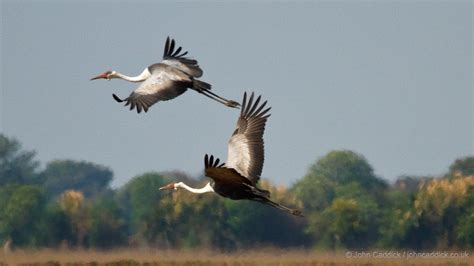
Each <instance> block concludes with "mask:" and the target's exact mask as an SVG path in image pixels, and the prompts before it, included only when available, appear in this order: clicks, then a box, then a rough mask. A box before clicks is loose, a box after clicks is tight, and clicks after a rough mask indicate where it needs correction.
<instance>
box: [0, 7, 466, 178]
mask: <svg viewBox="0 0 474 266" xmlns="http://www.w3.org/2000/svg"><path fill="white" fill-rule="evenodd" d="M472 10H473V8H472V2H471V1H446V2H445V1H417V2H409V1H360V2H358V1H336V2H329V1H322V2H318V1H314V2H312V1H306V2H297V3H294V2H291V3H290V2H285V1H280V2H272V1H265V2H258V3H253V2H247V1H246V2H239V1H228V2H225V3H218V2H214V1H201V2H199V1H197V2H188V1H181V2H171V1H165V2H151V1H137V2H135V1H133V2H132V1H120V2H112V1H102V2H100V1H99V2H92V1H90V2H89V1H87V2H83V1H68V2H60V1H34V2H33V1H1V71H0V73H1V77H0V78H1V89H0V131H1V132H2V133H4V134H6V135H7V136H9V137H14V138H16V139H18V140H19V141H20V142H21V143H22V144H23V148H24V149H27V150H35V151H36V152H37V158H38V159H39V160H40V161H41V162H42V165H43V166H42V167H44V166H45V164H46V163H47V162H49V161H51V160H55V159H73V160H86V161H90V162H94V163H97V164H102V165H105V166H108V167H110V168H111V169H112V170H113V171H114V178H115V179H114V181H113V186H115V187H116V186H120V185H122V184H124V183H126V182H127V181H128V180H130V179H131V178H132V177H133V176H136V175H139V174H142V173H144V172H147V171H159V172H160V171H173V170H180V171H184V172H186V173H188V174H190V175H193V176H199V175H201V174H202V171H203V168H204V165H203V156H204V154H206V153H209V154H214V155H215V156H217V157H219V158H221V159H223V160H225V159H226V157H227V141H228V139H229V137H230V135H231V133H232V132H233V130H234V127H235V123H236V121H237V118H238V115H239V112H238V110H236V109H231V108H227V107H225V106H223V105H220V104H218V103H215V102H213V101H212V100H210V99H208V98H206V97H203V96H202V95H199V94H197V93H196V92H194V91H188V92H186V93H185V94H183V95H182V96H180V97H178V98H176V99H174V100H173V101H168V102H159V103H157V104H156V105H154V106H153V107H152V108H150V110H149V111H148V113H146V114H143V113H142V114H137V113H136V112H131V111H129V110H128V109H127V108H124V107H123V106H121V105H120V104H118V103H116V102H115V101H114V100H113V99H112V97H111V94H112V93H116V94H118V95H119V96H121V97H126V96H127V95H128V94H129V93H130V92H131V91H132V90H133V89H135V88H136V86H137V84H134V83H129V82H126V81H122V80H112V81H105V80H96V81H90V80H89V79H90V78H91V77H93V76H96V75H98V74H100V73H102V72H104V71H106V70H110V69H112V70H116V71H119V72H121V73H123V74H126V75H138V74H139V73H141V72H142V70H143V69H144V68H145V67H147V66H148V65H151V64H153V63H157V62H159V61H160V60H161V56H162V52H163V46H164V42H165V40H166V37H167V36H171V37H173V38H175V39H176V42H177V44H178V45H180V46H182V47H183V49H184V50H188V51H189V55H190V56H192V57H193V58H195V59H197V60H198V61H199V64H200V66H201V67H202V69H203V70H204V75H203V77H202V78H201V79H202V80H203V81H206V82H209V83H211V84H212V85H213V91H214V92H215V93H218V94H219V95H222V96H224V97H227V98H230V99H234V100H237V101H241V98H242V95H243V92H244V91H248V92H251V91H254V92H256V93H257V94H261V95H263V96H262V97H263V98H264V99H265V100H268V102H269V105H270V106H272V111H271V113H272V116H271V117H270V118H269V121H268V123H267V127H266V131H265V135H264V139H265V156H266V157H265V165H264V169H263V173H262V177H263V178H268V179H270V180H272V181H273V182H274V183H276V184H282V185H292V184H294V183H295V182H297V181H298V180H299V179H300V178H302V177H303V176H304V175H305V173H306V172H307V170H308V167H309V166H310V165H312V164H313V163H314V162H315V161H316V160H317V159H318V158H321V157H322V156H324V155H326V154H327V153H328V152H330V151H332V150H342V149H347V150H352V151H355V152H357V153H359V154H361V155H363V156H364V157H365V158H366V159H367V160H368V162H369V163H370V165H371V166H372V167H373V168H374V171H375V173H376V174H377V175H378V176H380V177H382V178H384V179H386V180H388V181H394V180H395V179H396V178H397V177H399V176H401V175H438V174H442V173H445V172H446V171H447V170H448V167H449V165H450V164H451V163H452V162H453V161H454V160H455V159H456V158H459V157H463V156H469V155H473V139H474V137H473V124H474V118H473V86H472V85H473V79H472V73H473V71H472V62H473V61H472V60H473V57H472V47H473V46H472V32H473V31H472Z"/></svg>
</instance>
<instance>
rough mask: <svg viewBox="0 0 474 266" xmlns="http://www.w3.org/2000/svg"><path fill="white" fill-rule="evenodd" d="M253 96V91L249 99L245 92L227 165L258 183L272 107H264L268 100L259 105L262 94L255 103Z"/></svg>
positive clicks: (231, 140)
mask: <svg viewBox="0 0 474 266" xmlns="http://www.w3.org/2000/svg"><path fill="white" fill-rule="evenodd" d="M253 98H254V94H253V93H252V95H251V96H250V99H249V100H248V101H247V93H244V98H243V101H242V108H241V109H240V117H239V120H238V121H237V128H236V129H235V131H234V134H232V137H231V138H230V140H229V143H228V147H227V149H228V151H227V162H226V163H225V165H226V167H230V168H233V169H235V170H236V171H237V172H238V173H239V174H241V175H242V176H244V177H247V178H248V179H249V180H250V181H251V182H252V183H253V184H256V183H257V182H258V180H259V179H260V174H261V173H262V168H263V161H264V148H263V131H264V130H265V123H266V122H267V118H268V117H269V116H270V114H267V113H268V111H270V109H271V107H268V108H266V109H263V108H264V107H265V105H266V104H267V102H266V101H265V102H264V103H262V104H260V105H259V103H260V98H261V96H258V98H257V100H256V101H255V103H254V102H253Z"/></svg>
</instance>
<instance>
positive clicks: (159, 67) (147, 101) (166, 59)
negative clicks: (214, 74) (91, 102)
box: [91, 37, 239, 113]
mask: <svg viewBox="0 0 474 266" xmlns="http://www.w3.org/2000/svg"><path fill="white" fill-rule="evenodd" d="M174 48H175V41H174V39H171V40H170V38H169V37H168V38H167V39H166V43H165V49H164V52H163V60H162V61H161V62H160V63H156V64H153V65H150V66H149V67H147V68H145V69H144V70H143V72H142V73H141V74H140V75H138V76H135V77H129V76H126V75H124V74H121V73H119V72H117V71H106V72H104V73H102V74H100V75H98V76H96V77H93V78H91V80H96V79H106V80H111V79H113V78H118V79H123V80H127V81H130V82H142V83H141V84H140V86H139V87H138V88H137V89H135V90H134V91H133V92H132V93H131V94H130V95H129V96H128V97H127V98H125V99H121V98H120V97H118V96H117V95H115V94H112V96H113V98H114V99H115V100H116V101H117V102H119V103H121V102H125V106H127V105H130V110H133V109H134V108H135V107H136V109H137V113H140V112H141V111H142V110H144V111H145V112H147V111H148V109H149V108H150V106H152V105H153V104H155V103H156V102H158V101H167V100H171V99H174V98H176V97H178V96H179V95H181V94H183V93H184V92H185V91H186V90H187V89H188V88H189V89H192V90H195V91H197V92H199V93H201V94H203V95H205V96H207V97H209V98H211V99H213V100H215V101H217V102H220V103H222V104H224V105H226V106H229V107H233V108H238V106H239V104H238V103H237V102H235V101H232V100H227V99H225V98H223V97H221V96H219V95H217V94H215V93H213V92H212V91H211V84H209V83H207V82H204V81H200V80H198V79H196V78H199V77H201V76H202V73H203V72H202V69H201V68H200V67H199V65H198V61H197V60H194V59H191V58H188V57H185V55H186V54H187V53H188V52H187V51H186V52H182V53H181V50H182V48H181V46H180V47H178V49H176V50H175V49H174Z"/></svg>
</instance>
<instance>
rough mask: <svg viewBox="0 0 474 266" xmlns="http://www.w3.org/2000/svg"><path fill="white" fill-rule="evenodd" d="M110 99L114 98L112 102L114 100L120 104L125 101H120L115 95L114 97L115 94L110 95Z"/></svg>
mask: <svg viewBox="0 0 474 266" xmlns="http://www.w3.org/2000/svg"><path fill="white" fill-rule="evenodd" d="M112 97H113V98H114V100H116V101H117V102H119V103H122V102H124V101H125V100H122V99H120V97H118V96H117V95H115V93H113V94H112Z"/></svg>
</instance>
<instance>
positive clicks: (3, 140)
mask: <svg viewBox="0 0 474 266" xmlns="http://www.w3.org/2000/svg"><path fill="white" fill-rule="evenodd" d="M35 154H36V153H35V152H34V151H24V150H21V145H20V143H19V142H18V141H17V140H15V139H11V138H8V137H7V136H5V135H3V134H0V186H3V185H7V184H36V183H39V182H40V180H39V178H38V175H37V174H36V170H37V168H38V164H39V163H38V161H36V160H35V159H34V157H35Z"/></svg>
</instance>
